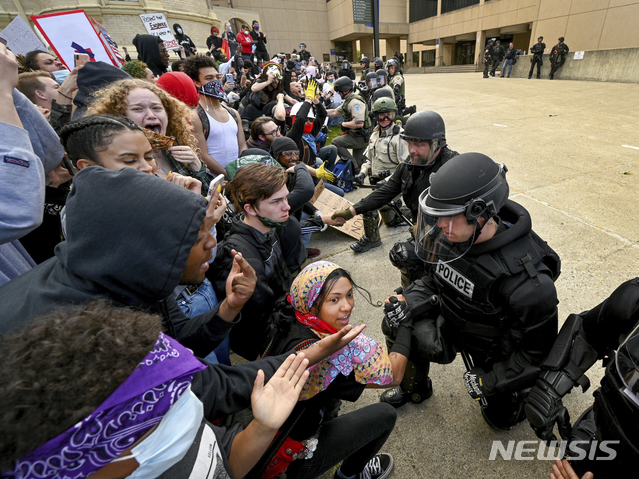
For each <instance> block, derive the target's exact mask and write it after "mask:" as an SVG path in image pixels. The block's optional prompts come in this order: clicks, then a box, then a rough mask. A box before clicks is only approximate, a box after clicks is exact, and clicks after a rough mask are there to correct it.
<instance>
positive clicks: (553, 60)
mask: <svg viewBox="0 0 639 479" xmlns="http://www.w3.org/2000/svg"><path fill="white" fill-rule="evenodd" d="M569 51H570V48H568V45H566V44H565V43H564V37H559V43H557V45H555V46H554V47H552V50H551V51H550V64H551V65H552V68H551V69H550V75H549V76H548V77H549V78H550V79H551V80H552V79H554V78H555V73H556V72H557V70H559V67H561V66H562V65H563V64H564V63H565V62H566V55H567V54H568V52H569Z"/></svg>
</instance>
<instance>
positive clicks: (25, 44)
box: [0, 16, 49, 55]
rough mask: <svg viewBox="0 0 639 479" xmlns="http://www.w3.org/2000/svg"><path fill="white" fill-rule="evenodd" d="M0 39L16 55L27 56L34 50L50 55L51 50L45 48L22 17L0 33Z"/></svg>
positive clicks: (18, 17) (14, 20) (17, 18)
mask: <svg viewBox="0 0 639 479" xmlns="http://www.w3.org/2000/svg"><path fill="white" fill-rule="evenodd" d="M0 38H2V39H3V40H4V43H5V44H6V45H7V46H8V47H9V48H10V49H11V51H12V52H13V53H15V54H16V55H25V54H27V53H28V52H31V51H33V50H42V51H43V52H46V53H49V49H48V48H47V47H46V46H44V44H43V43H42V42H41V41H40V39H39V38H38V37H37V36H36V34H35V33H33V32H32V31H31V28H30V27H29V25H27V22H25V21H24V20H23V19H22V17H20V16H17V17H16V18H14V19H13V20H12V21H11V23H10V24H9V25H7V27H6V28H5V29H4V30H2V32H1V33H0Z"/></svg>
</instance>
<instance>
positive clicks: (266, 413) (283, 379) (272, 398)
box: [251, 353, 308, 430]
mask: <svg viewBox="0 0 639 479" xmlns="http://www.w3.org/2000/svg"><path fill="white" fill-rule="evenodd" d="M307 366H308V359H306V358H305V356H304V353H299V354H297V355H294V354H291V355H290V356H289V357H288V358H286V360H285V361H284V362H283V363H282V365H281V366H280V367H279V368H278V369H277V371H276V372H275V374H274V375H273V377H271V379H269V381H268V382H267V383H266V385H265V384H264V371H262V370H261V369H260V370H259V371H258V372H257V377H256V378H255V383H254V384H253V393H252V394H251V408H252V409H253V416H254V417H255V420H256V421H257V422H258V423H259V424H260V425H261V426H262V427H265V428H268V429H272V430H278V429H279V428H280V427H281V426H282V424H284V421H286V419H287V418H288V416H289V415H290V414H291V411H293V408H294V407H295V404H297V400H298V399H299V396H300V393H301V392H302V387H303V386H304V383H306V379H307V378H308V371H306V367H307Z"/></svg>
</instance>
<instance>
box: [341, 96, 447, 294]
mask: <svg viewBox="0 0 639 479" xmlns="http://www.w3.org/2000/svg"><path fill="white" fill-rule="evenodd" d="M378 101H379V100H378ZM400 137H401V139H402V140H405V141H406V142H407V143H408V153H409V157H408V158H407V159H404V160H402V162H401V163H400V164H399V166H398V167H397V169H396V170H395V172H394V173H393V174H392V175H391V177H390V178H388V180H387V182H386V184H384V185H383V186H382V187H381V188H378V189H376V190H375V191H373V192H372V193H371V194H370V195H368V196H367V197H366V198H364V199H362V200H361V201H360V202H359V203H357V204H356V205H354V206H351V207H350V208H348V209H345V210H343V211H339V212H336V213H335V214H334V215H333V216H334V217H337V216H340V217H343V218H344V219H346V220H347V221H348V220H349V219H350V218H352V217H353V216H355V215H358V214H364V213H367V212H369V211H375V210H378V209H380V208H382V207H384V206H386V205H387V204H388V203H389V202H390V201H392V200H393V199H394V198H395V197H397V196H398V195H400V194H401V195H402V197H403V200H404V204H405V205H406V207H408V209H410V211H411V215H412V218H413V221H415V220H416V219H417V212H418V209H419V195H420V194H421V192H422V191H424V190H425V189H427V188H428V187H429V186H430V183H431V179H432V177H433V175H434V174H435V173H436V172H437V170H439V169H440V168H441V166H442V165H443V164H444V163H445V162H446V161H448V160H450V159H451V158H453V157H455V156H457V155H458V153H457V152H456V151H452V150H451V149H450V148H448V146H446V127H445V125H444V120H443V119H442V117H441V116H439V114H437V113H435V112H434V111H420V112H418V113H416V114H414V115H412V116H411V117H410V118H409V119H408V121H407V122H406V127H405V129H404V132H403V133H401V135H400ZM390 257H391V263H393V265H394V266H396V267H397V268H399V270H400V271H401V273H402V284H403V285H406V286H408V285H409V284H410V283H411V282H412V281H414V280H416V279H419V278H420V277H421V276H423V274H424V266H423V263H422V262H421V261H419V258H418V257H417V256H416V255H415V246H414V244H413V240H412V239H411V240H409V241H407V242H401V243H397V244H395V246H394V247H393V249H392V250H391V252H390Z"/></svg>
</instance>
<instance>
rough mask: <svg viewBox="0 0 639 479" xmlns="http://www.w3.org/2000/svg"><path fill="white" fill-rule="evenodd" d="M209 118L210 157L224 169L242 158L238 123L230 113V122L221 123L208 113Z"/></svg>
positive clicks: (208, 142) (207, 143)
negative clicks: (238, 140)
mask: <svg viewBox="0 0 639 479" xmlns="http://www.w3.org/2000/svg"><path fill="white" fill-rule="evenodd" d="M204 111H205V112H206V116H208V117H209V137H208V138H207V139H206V146H207V148H208V150H209V155H211V157H212V158H213V159H214V160H215V161H217V162H218V163H219V164H220V165H221V166H222V167H226V165H228V164H229V163H230V162H231V161H234V160H237V158H238V157H239V156H240V147H239V145H238V143H237V122H236V121H235V118H233V117H232V116H231V113H228V112H227V113H228V116H229V120H228V121H227V122H226V123H220V122H219V121H217V120H216V119H215V118H213V117H212V116H211V115H209V112H208V111H206V108H205V109H204Z"/></svg>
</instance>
